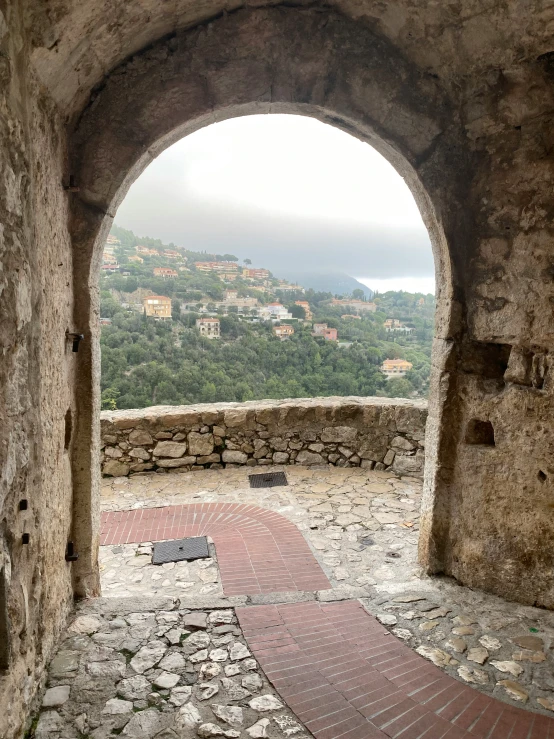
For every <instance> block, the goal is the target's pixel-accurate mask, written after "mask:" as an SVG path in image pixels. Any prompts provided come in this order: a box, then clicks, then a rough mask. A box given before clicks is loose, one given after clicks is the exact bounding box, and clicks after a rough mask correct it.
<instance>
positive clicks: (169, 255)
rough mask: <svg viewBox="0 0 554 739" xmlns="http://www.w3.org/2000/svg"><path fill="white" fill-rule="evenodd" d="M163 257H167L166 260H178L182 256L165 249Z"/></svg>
mask: <svg viewBox="0 0 554 739" xmlns="http://www.w3.org/2000/svg"><path fill="white" fill-rule="evenodd" d="M163 256H164V257H167V258H168V259H179V258H180V257H182V256H183V255H182V254H181V253H180V252H178V251H173V249H166V250H165V251H164V253H163Z"/></svg>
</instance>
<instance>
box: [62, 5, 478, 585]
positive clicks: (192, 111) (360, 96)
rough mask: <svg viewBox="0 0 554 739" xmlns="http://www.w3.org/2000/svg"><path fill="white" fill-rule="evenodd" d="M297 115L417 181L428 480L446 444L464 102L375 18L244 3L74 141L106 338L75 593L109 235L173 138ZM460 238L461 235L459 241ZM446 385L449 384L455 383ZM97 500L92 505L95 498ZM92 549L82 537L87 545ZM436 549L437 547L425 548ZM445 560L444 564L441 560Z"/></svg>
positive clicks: (87, 413)
mask: <svg viewBox="0 0 554 739" xmlns="http://www.w3.org/2000/svg"><path fill="white" fill-rule="evenodd" d="M262 112H265V113H272V112H278V113H283V112H287V113H297V114H302V115H309V116H313V117H315V118H318V119H319V120H321V121H324V122H326V123H331V124H332V125H335V126H337V127H339V128H341V129H343V130H345V131H347V132H349V133H351V134H353V135H355V136H357V137H358V138H360V139H362V140H364V141H367V142H368V143H370V144H372V145H373V146H374V147H375V148H376V149H377V150H379V151H380V152H381V153H382V154H383V155H384V156H385V157H386V158H387V159H388V160H389V161H390V162H391V163H392V164H393V165H394V166H395V167H396V168H397V170H398V171H399V172H400V173H401V174H402V175H403V176H404V177H405V179H406V181H407V182H408V184H409V185H410V187H411V189H412V192H413V193H414V196H415V198H416V201H417V203H418V205H419V207H420V210H421V212H422V215H423V218H424V220H425V222H426V225H427V227H428V229H429V232H430V235H431V239H432V243H433V248H434V255H435V264H436V271H437V284H438V286H439V292H438V296H437V302H438V311H437V341H438V342H439V348H438V349H436V351H435V356H436V358H437V366H436V367H435V370H434V374H435V380H434V384H433V387H434V390H433V393H434V396H435V401H434V404H433V416H434V417H433V420H432V433H431V434H430V443H429V447H428V451H427V456H428V471H427V477H428V489H429V493H430V495H431V496H432V495H433V494H434V488H435V485H436V482H435V474H434V470H435V469H436V466H437V464H439V460H440V459H441V458H444V455H445V454H446V451H445V450H443V449H441V444H442V443H443V442H442V441H441V435H440V429H441V428H442V427H443V425H444V421H443V414H444V406H448V395H449V393H448V390H446V393H445V392H444V389H443V390H442V391H441V396H440V398H439V396H438V383H439V377H440V376H441V372H442V369H443V365H444V362H445V359H446V357H447V356H448V354H449V352H448V351H447V350H446V349H445V348H444V347H446V345H447V344H448V343H451V342H452V340H453V339H454V338H455V336H456V335H457V334H458V333H459V331H460V317H461V311H460V308H459V301H458V300H457V299H456V298H455V295H456V293H457V292H458V289H457V287H456V285H457V278H456V273H457V269H456V254H457V253H458V251H461V249H459V250H457V249H456V243H457V242H459V241H460V234H461V232H462V230H463V224H464V222H465V221H466V214H465V213H464V212H463V211H462V210H461V209H460V208H458V207H456V205H457V204H458V203H460V202H461V200H462V199H463V187H464V186H465V182H467V180H468V179H469V178H466V179H465V180H464V178H461V177H459V176H458V177H454V176H452V177H451V178H450V179H449V181H448V182H447V183H445V179H444V173H445V172H446V171H450V172H452V173H453V172H454V171H455V170H456V171H457V172H458V173H459V172H460V171H461V170H463V169H465V168H466V166H467V162H466V161H465V159H464V157H463V155H462V154H461V153H460V154H458V153H457V152H462V151H463V146H462V144H463V136H462V134H461V131H460V129H459V126H458V125H457V123H456V115H455V112H454V109H453V107H452V105H451V104H450V102H449V101H448V99H447V98H446V97H445V95H444V94H443V93H442V92H441V90H440V88H439V86H438V85H437V84H436V81H435V80H434V79H433V77H432V76H428V75H422V74H421V73H420V72H418V71H417V70H415V69H414V68H413V67H412V66H410V64H409V63H408V62H407V61H406V60H405V59H404V58H403V57H402V56H401V55H400V54H399V53H398V51H397V50H395V49H394V48H393V47H392V46H391V45H390V44H389V43H388V42H386V41H385V40H383V39H381V38H379V37H378V36H377V35H375V34H374V33H372V32H371V31H370V30H369V29H368V28H366V27H365V26H363V25H362V24H359V23H355V22H353V21H350V20H347V19H346V18H344V17H342V16H340V15H338V14H336V13H333V12H328V11H325V12H321V11H318V10H293V9H282V8H281V9H272V10H255V11H247V10H245V11H238V12H236V13H234V14H231V15H228V16H224V17H222V18H220V19H218V20H216V21H214V22H212V23H209V24H206V25H203V26H200V27H197V28H195V29H193V30H190V31H184V32H181V33H177V34H176V35H174V36H172V37H171V38H169V39H164V40H162V41H160V42H159V43H157V44H155V45H154V46H153V47H151V48H149V49H147V50H145V51H144V52H142V53H140V54H137V55H136V56H134V57H133V58H131V59H129V60H128V61H126V62H125V63H124V64H122V65H121V66H120V67H119V68H117V69H116V70H115V71H114V72H113V73H112V74H111V75H110V76H109V77H108V78H107V79H106V81H105V84H104V85H103V87H102V88H101V89H100V90H98V91H97V93H96V94H95V95H94V96H93V99H92V100H91V102H90V104H89V106H88V107H87V108H86V109H85V111H84V112H83V114H82V116H81V118H80V119H79V121H78V123H77V125H76V127H75V131H74V134H73V140H72V155H73V161H72V172H73V173H74V177H75V180H76V182H77V183H78V185H79V188H80V190H79V193H78V194H75V196H74V199H73V217H72V226H73V229H72V230H73V239H74V254H75V268H76V269H75V288H76V295H78V296H80V298H79V299H78V300H77V302H76V308H75V310H76V319H75V320H76V325H80V326H83V327H84V331H85V332H86V333H87V334H89V335H90V336H91V337H93V341H92V342H89V343H88V346H87V349H88V348H89V347H90V353H89V354H88V355H86V354H84V355H83V358H82V359H81V362H82V365H81V367H82V372H81V379H80V385H81V386H80V391H79V393H78V395H79V397H80V398H81V400H80V403H81V408H80V412H79V414H78V419H79V420H78V431H77V438H76V441H75V465H74V479H75V485H76V496H75V527H76V529H77V531H78V533H77V534H76V538H77V539H78V540H79V541H81V542H86V541H90V542H91V546H90V549H89V551H88V552H87V556H86V557H83V558H82V559H81V561H80V563H79V570H78V574H77V584H76V590H77V592H78V593H80V594H84V593H87V592H95V591H96V589H97V578H96V574H95V561H96V548H97V532H98V524H97V521H98V512H97V510H96V507H95V505H94V500H95V499H96V497H97V494H96V489H97V487H96V486H97V476H98V471H97V464H96V459H97V453H98V440H97V438H96V432H95V429H96V427H97V413H98V411H97V410H96V409H97V408H99V402H98V387H99V357H98V355H99V348H98V336H97V333H98V329H97V315H98V308H97V274H98V260H99V255H100V251H101V244H102V243H103V239H104V237H105V235H106V232H107V230H108V229H109V226H110V224H111V220H112V219H113V216H114V214H115V211H116V209H117V206H118V204H119V203H120V202H121V200H122V199H123V197H124V195H125V193H126V192H127V190H128V188H129V186H130V184H131V183H132V182H133V181H134V179H135V178H136V177H137V176H138V175H139V174H140V172H141V171H142V170H143V169H144V168H145V167H146V166H147V165H148V163H149V162H150V161H152V159H153V158H154V157H155V156H156V155H157V154H158V153H160V152H161V151H162V150H163V149H164V148H166V147H167V146H169V145H170V144H171V143H173V142H175V141H176V140H178V139H179V138H182V137H183V136H185V135H187V134H189V133H191V132H192V131H194V130H197V129H198V128H200V127H202V126H204V125H207V124H209V123H212V122H215V121H218V120H223V119H225V118H229V117H234V116H239V115H248V114H251V113H262ZM447 244H449V245H450V248H448V246H447ZM443 385H444V380H443ZM91 501H92V502H91ZM81 549H83V545H82V544H81ZM428 556H429V557H430V556H432V555H425V558H427V557H428ZM435 568H436V567H435Z"/></svg>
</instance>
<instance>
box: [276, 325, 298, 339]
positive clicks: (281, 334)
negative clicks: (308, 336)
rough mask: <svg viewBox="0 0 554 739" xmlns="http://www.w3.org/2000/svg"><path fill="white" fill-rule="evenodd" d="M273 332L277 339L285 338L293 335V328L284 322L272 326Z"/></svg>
mask: <svg viewBox="0 0 554 739" xmlns="http://www.w3.org/2000/svg"><path fill="white" fill-rule="evenodd" d="M273 333H274V334H275V336H277V337H278V338H279V339H286V338H287V337H289V336H292V335H293V333H294V329H293V327H292V326H289V325H288V324H284V325H283V326H273Z"/></svg>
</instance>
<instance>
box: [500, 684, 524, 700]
mask: <svg viewBox="0 0 554 739" xmlns="http://www.w3.org/2000/svg"><path fill="white" fill-rule="evenodd" d="M497 685H501V686H502V687H503V688H504V690H505V691H506V693H508V695H509V696H510V698H513V699H514V700H516V701H520V702H521V703H527V700H528V698H529V693H528V692H527V691H526V690H524V688H522V686H521V685H519V684H518V683H516V682H514V681H513V680H499V681H498V682H497Z"/></svg>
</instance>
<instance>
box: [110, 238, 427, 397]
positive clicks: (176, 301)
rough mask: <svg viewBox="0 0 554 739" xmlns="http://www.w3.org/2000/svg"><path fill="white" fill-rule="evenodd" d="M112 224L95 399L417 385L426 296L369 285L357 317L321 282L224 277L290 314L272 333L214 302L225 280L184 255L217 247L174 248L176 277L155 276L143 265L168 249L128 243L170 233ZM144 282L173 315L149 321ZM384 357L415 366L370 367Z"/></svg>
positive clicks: (372, 391)
mask: <svg viewBox="0 0 554 739" xmlns="http://www.w3.org/2000/svg"><path fill="white" fill-rule="evenodd" d="M112 233H113V234H114V235H115V236H117V237H118V238H119V239H120V241H121V245H119V246H118V247H117V248H116V251H115V254H116V256H117V259H118V262H119V264H120V265H124V266H123V267H122V268H121V269H122V271H118V272H116V273H113V274H108V275H104V276H102V277H101V282H100V288H101V316H102V317H103V319H108V320H109V321H111V323H110V324H109V325H103V326H102V337H101V347H102V407H103V408H140V407H145V406H149V405H160V404H163V405H165V404H167V405H174V404H188V403H197V402H213V401H244V400H255V399H262V398H290V397H308V396H317V395H323V396H329V395H388V396H391V397H394V396H396V397H398V396H404V397H411V396H414V395H418V396H420V397H421V396H425V395H426V393H427V389H428V378H429V367H430V354H431V339H432V333H433V312H434V299H433V297H432V296H422V295H412V294H409V293H402V292H400V293H386V294H384V295H379V296H376V297H375V299H374V300H375V302H376V303H377V305H378V309H377V311H376V312H373V313H371V312H365V311H360V317H359V318H349V317H341V316H343V315H345V313H346V310H347V309H346V308H345V307H343V306H335V305H332V304H331V299H332V298H333V297H334V296H333V295H331V294H330V293H322V292H320V293H317V292H314V291H313V290H306V291H305V292H304V293H302V292H298V293H296V292H290V291H288V292H286V293H285V292H280V291H279V284H278V282H277V279H276V278H275V277H272V278H271V281H270V282H269V283H268V284H269V285H270V287H269V288H265V290H263V291H262V289H260V287H261V286H260V287H259V289H256V285H252V284H248V283H247V282H245V281H243V280H241V279H240V278H239V279H238V280H236V281H235V282H234V283H233V289H236V290H237V292H238V293H239V295H243V296H245V297H246V296H248V297H255V298H256V299H257V300H258V303H259V304H260V305H263V303H264V302H268V301H270V300H275V299H277V300H279V301H280V302H281V303H282V304H283V305H284V306H285V307H286V308H288V310H289V311H290V312H291V313H292V315H293V316H295V317H296V318H297V319H298V320H291V321H290V323H291V324H292V325H293V326H294V335H293V336H291V337H290V338H287V339H286V340H281V339H280V338H277V337H276V336H274V335H273V332H272V328H273V325H274V324H272V323H271V322H269V321H259V322H257V320H258V319H255V318H254V316H253V315H252V316H250V315H239V314H238V311H237V310H236V308H234V306H229V308H227V309H224V308H223V307H222V305H221V304H220V303H218V306H217V308H216V306H215V303H216V302H217V301H221V300H222V297H223V292H224V289H225V285H224V284H223V283H222V281H221V280H220V279H219V278H218V277H217V276H216V275H213V274H209V273H208V274H206V273H201V272H198V271H196V270H195V268H194V262H195V261H197V260H206V259H209V258H211V257H212V256H213V258H216V256H217V255H206V254H204V253H195V252H191V251H187V250H182V253H183V257H182V264H186V267H185V268H184V269H183V271H178V276H177V277H176V278H174V279H161V278H156V277H154V276H153V274H152V272H153V266H157V265H163V266H167V265H168V262H167V260H166V261H164V260H163V257H157V256H154V257H153V258H152V259H150V260H148V259H146V258H145V259H144V261H143V262H142V263H137V264H135V263H133V262H129V261H128V260H129V257H130V256H132V255H133V254H134V253H135V251H134V247H135V246H136V244H137V243H140V244H142V245H145V246H149V247H150V246H152V247H153V248H160V249H161V248H173V245H168V246H167V247H165V245H162V244H161V242H159V241H157V240H154V239H146V238H141V239H140V240H138V239H137V237H135V236H134V234H132V233H131V232H125V231H124V230H123V229H118V228H117V227H116V228H114V229H113V230H112ZM129 234H131V236H129ZM126 242H127V243H126ZM129 242H131V243H129ZM132 242H134V243H132ZM221 258H225V259H229V260H232V259H235V258H234V257H233V256H232V255H221ZM169 266H172V267H173V266H174V264H173V263H172V264H171V265H169ZM123 272H124V273H126V274H123ZM148 294H161V295H165V296H167V297H169V298H171V300H172V306H171V307H172V318H173V320H170V321H165V322H163V321H156V320H154V319H153V318H151V317H146V316H145V315H143V314H141V313H139V312H138V311H137V307H136V306H137V301H139V300H142V296H144V295H148ZM353 297H360V296H359V295H355V296H353ZM296 300H303V301H307V302H308V303H309V305H310V310H311V311H312V313H313V316H312V318H311V320H310V321H309V322H307V321H305V320H303V319H304V318H305V313H304V310H303V309H302V308H300V307H299V306H297V305H295V301H296ZM191 303H193V305H190V304H191ZM196 306H197V307H198V310H202V311H203V313H202V315H205V314H206V311H210V314H211V315H214V316H217V317H218V318H219V321H220V327H221V337H220V338H219V339H218V340H210V339H207V338H204V337H201V336H200V334H199V332H198V329H197V328H196V319H197V318H198V317H199V315H200V313H198V312H197V310H196ZM200 306H202V308H200ZM187 308H188V309H187ZM246 313H248V311H247V312H246ZM252 313H253V314H254V311H252ZM391 316H392V317H394V318H397V319H399V320H402V321H405V322H406V325H409V326H410V327H411V330H412V333H409V334H404V335H397V334H391V333H387V332H386V331H385V329H384V327H383V322H384V321H385V319H387V318H389V317H391ZM106 322H107V321H106ZM313 322H319V323H326V324H327V325H328V326H329V327H331V328H336V329H338V337H339V341H338V342H337V341H325V340H322V338H321V337H318V336H313V335H312V332H313V329H312V323H313ZM386 358H403V359H407V360H408V361H409V362H411V363H412V364H413V369H412V371H410V372H409V373H408V374H407V375H406V376H405V377H402V378H393V379H389V380H387V379H386V378H385V376H384V375H383V373H382V372H381V370H380V366H381V363H382V362H383V360H384V359H386Z"/></svg>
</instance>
